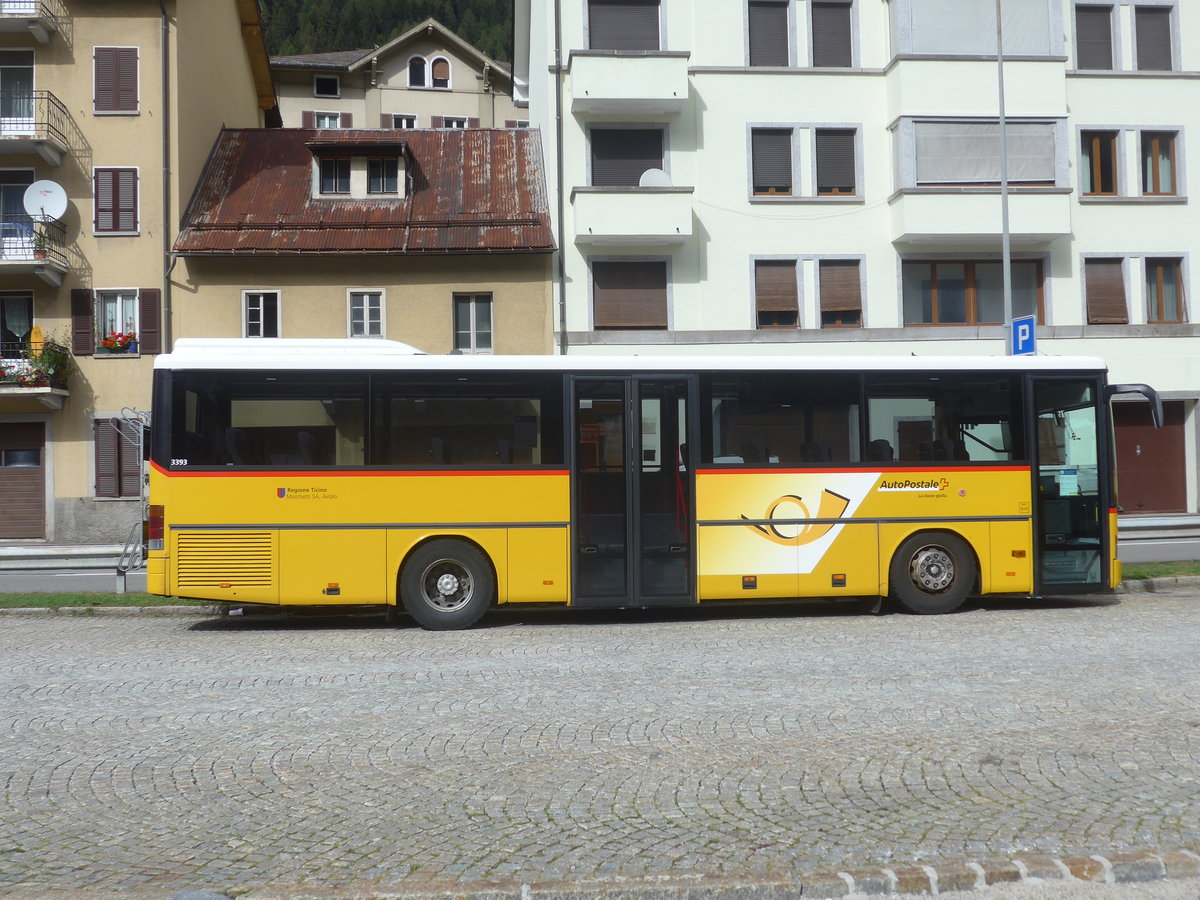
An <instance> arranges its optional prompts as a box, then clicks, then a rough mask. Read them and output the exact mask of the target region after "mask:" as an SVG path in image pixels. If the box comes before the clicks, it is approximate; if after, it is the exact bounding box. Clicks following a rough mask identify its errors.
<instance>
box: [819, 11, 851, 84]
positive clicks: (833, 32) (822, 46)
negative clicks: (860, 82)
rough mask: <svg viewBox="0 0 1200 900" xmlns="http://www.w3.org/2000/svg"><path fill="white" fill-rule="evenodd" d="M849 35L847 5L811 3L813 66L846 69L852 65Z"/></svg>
mask: <svg viewBox="0 0 1200 900" xmlns="http://www.w3.org/2000/svg"><path fill="white" fill-rule="evenodd" d="M850 34H851V26H850V4H849V3H813V5H812V35H813V37H812V42H813V65H814V66H819V67H821V66H823V67H841V68H847V67H849V66H852V65H854V49H853V46H852V44H851V42H850Z"/></svg>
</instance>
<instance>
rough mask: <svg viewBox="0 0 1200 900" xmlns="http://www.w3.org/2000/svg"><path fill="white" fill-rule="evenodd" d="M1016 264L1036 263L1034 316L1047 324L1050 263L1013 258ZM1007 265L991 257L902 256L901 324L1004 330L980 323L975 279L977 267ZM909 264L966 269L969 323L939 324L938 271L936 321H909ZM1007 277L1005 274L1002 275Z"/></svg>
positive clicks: (996, 324) (934, 298)
mask: <svg viewBox="0 0 1200 900" xmlns="http://www.w3.org/2000/svg"><path fill="white" fill-rule="evenodd" d="M1012 262H1013V263H1014V264H1016V263H1032V264H1033V265H1035V266H1036V267H1037V275H1038V279H1037V282H1038V283H1037V302H1036V304H1035V310H1034V314H1035V315H1036V316H1037V324H1038V325H1045V324H1047V322H1046V266H1047V260H1046V259H1045V258H1044V257H1040V256H1039V257H1031V258H1015V257H1014V258H1013V260H1012ZM981 264H982V265H1003V263H1002V261H1001V260H999V259H992V258H988V257H984V258H978V257H970V258H961V259H955V258H953V257H941V256H939V257H934V258H929V259H922V258H917V257H901V258H900V321H901V324H902V326H903V327H904V328H1002V327H1004V323H1003V322H980V321H979V293H978V287H977V282H976V276H975V266H977V265H981ZM908 265H928V266H934V267H936V266H938V265H952V266H963V268H964V272H963V276H964V282H965V283H964V287H963V290H964V294H965V296H964V303H965V304H966V317H965V318H966V321H965V322H939V321H937V305H938V298H937V295H936V291H937V287H936V271H935V275H934V278H935V286H934V288H933V290H934V292H935V293H934V295H933V296H932V298H931V310H932V314H933V319H932V321H929V322H909V321H907V319H906V318H905V306H906V303H905V300H906V297H905V294H904V268H905V266H908ZM1002 275H1003V273H1002Z"/></svg>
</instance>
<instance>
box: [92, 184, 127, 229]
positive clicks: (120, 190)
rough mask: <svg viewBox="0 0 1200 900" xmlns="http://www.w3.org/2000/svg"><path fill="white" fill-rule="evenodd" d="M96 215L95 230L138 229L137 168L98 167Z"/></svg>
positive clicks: (94, 187)
mask: <svg viewBox="0 0 1200 900" xmlns="http://www.w3.org/2000/svg"><path fill="white" fill-rule="evenodd" d="M93 189H94V197H95V199H94V203H93V206H94V216H93V219H92V224H93V225H94V226H95V229H96V231H137V227H138V221H137V171H136V170H134V169H97V170H96V173H95V182H94V185H93Z"/></svg>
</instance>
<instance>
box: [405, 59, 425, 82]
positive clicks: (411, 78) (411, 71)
mask: <svg viewBox="0 0 1200 900" xmlns="http://www.w3.org/2000/svg"><path fill="white" fill-rule="evenodd" d="M408 86H409V87H425V57H423V56H414V57H413V58H412V59H410V60H409V61H408Z"/></svg>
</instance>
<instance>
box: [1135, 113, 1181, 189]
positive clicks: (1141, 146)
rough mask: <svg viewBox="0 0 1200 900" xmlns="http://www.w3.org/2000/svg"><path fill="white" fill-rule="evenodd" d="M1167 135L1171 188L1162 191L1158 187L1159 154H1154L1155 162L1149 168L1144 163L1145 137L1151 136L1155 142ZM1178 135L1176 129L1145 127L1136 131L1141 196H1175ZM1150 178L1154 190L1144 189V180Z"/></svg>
mask: <svg viewBox="0 0 1200 900" xmlns="http://www.w3.org/2000/svg"><path fill="white" fill-rule="evenodd" d="M1161 137H1167V138H1168V139H1169V141H1170V148H1169V153H1168V159H1167V165H1168V166H1170V175H1171V190H1169V191H1164V190H1159V189H1158V188H1159V187H1160V185H1161V180H1162V166H1161V165H1159V164H1158V162H1157V160H1158V159H1159V156H1158V154H1157V153H1155V154H1154V159H1155V160H1156V162H1155V163H1154V164H1153V166H1152V167H1150V169H1148V167H1147V165H1146V159H1147V157H1146V139H1147V138H1151V139H1152V140H1153V141H1154V142H1157V141H1158V139H1159V138H1161ZM1179 137H1180V132H1178V131H1161V130H1157V129H1151V128H1147V129H1144V130H1141V131H1139V132H1138V152H1139V157H1140V158H1139V160H1138V169H1139V170H1140V172H1141V190H1142V196H1143V197H1177V196H1179V194H1180V191H1179ZM1151 175H1152V177H1150V176H1151ZM1148 179H1149V180H1150V181H1151V182H1152V183H1153V186H1154V188H1155V189H1154V190H1147V189H1146V182H1147V180H1148Z"/></svg>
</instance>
